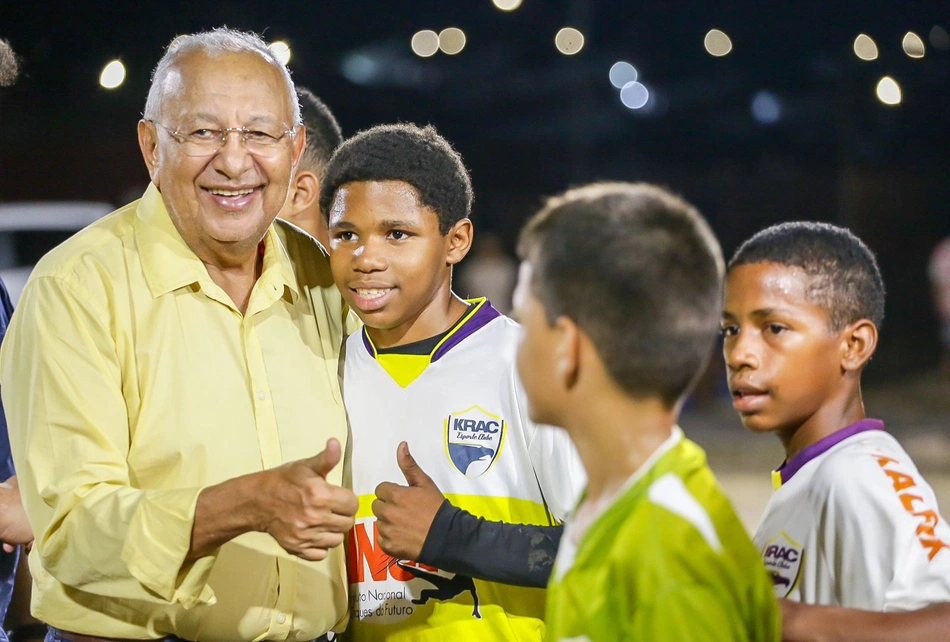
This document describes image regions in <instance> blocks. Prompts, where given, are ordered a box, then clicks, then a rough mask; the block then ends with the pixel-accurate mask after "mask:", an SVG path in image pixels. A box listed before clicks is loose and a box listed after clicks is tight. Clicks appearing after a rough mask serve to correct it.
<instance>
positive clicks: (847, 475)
mask: <svg viewBox="0 0 950 642" xmlns="http://www.w3.org/2000/svg"><path fill="white" fill-rule="evenodd" d="M772 481H773V486H774V488H775V492H774V493H773V494H772V498H771V499H770V500H769V503H768V505H767V506H766V507H765V514H764V515H763V516H762V522H761V523H760V524H759V528H758V530H757V531H756V534H755V543H756V546H757V547H758V548H759V550H760V551H761V552H762V557H763V561H764V562H765V568H766V569H767V570H768V571H769V573H770V574H771V576H772V581H773V583H774V587H775V594H776V596H777V597H787V598H789V599H791V600H795V601H798V602H804V603H806V604H826V605H831V606H842V607H846V608H852V609H865V610H868V611H910V610H914V609H918V608H921V607H924V606H927V605H929V604H934V603H937V602H948V601H950V528H948V527H947V522H946V521H945V520H944V518H943V517H942V516H941V515H940V512H939V509H938V508H937V498H936V497H935V496H934V492H933V489H931V487H930V485H929V484H928V483H927V481H926V480H925V479H924V478H923V476H922V475H921V474H920V471H918V470H917V467H916V466H915V465H914V462H913V461H912V460H911V458H910V455H908V454H907V452H906V451H904V449H903V448H902V447H901V445H900V444H899V443H898V442H897V440H896V439H894V437H892V436H891V435H889V434H888V433H886V432H884V423H883V422H882V421H879V420H876V419H862V420H861V421H858V422H857V423H854V424H851V425H850V426H848V427H846V428H842V429H841V430H839V431H838V432H835V433H833V434H831V435H828V436H827V437H825V438H824V439H821V440H819V441H818V442H816V443H814V444H812V445H810V446H808V447H807V448H805V449H803V450H802V451H801V452H800V453H798V454H797V455H795V457H793V458H792V459H790V460H788V461H787V462H786V463H785V464H783V465H782V467H781V468H779V469H778V470H776V471H774V472H773V473H772Z"/></svg>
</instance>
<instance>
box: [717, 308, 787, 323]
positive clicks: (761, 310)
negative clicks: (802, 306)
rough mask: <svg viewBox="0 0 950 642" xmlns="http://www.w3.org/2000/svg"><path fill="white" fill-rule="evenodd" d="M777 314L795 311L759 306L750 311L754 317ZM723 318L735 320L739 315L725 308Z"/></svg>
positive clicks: (763, 317)
mask: <svg viewBox="0 0 950 642" xmlns="http://www.w3.org/2000/svg"><path fill="white" fill-rule="evenodd" d="M776 314H778V315H787V316H793V315H794V314H795V313H794V311H792V310H790V309H788V308H759V309H758V310H753V311H752V312H750V313H749V316H750V317H752V318H753V319H765V318H768V317H770V316H773V315H776ZM722 318H723V319H724V320H726V321H735V320H736V319H737V318H738V317H737V316H736V315H734V314H733V313H732V312H729V311H728V310H723V311H722Z"/></svg>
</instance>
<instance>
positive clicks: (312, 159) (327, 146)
mask: <svg viewBox="0 0 950 642" xmlns="http://www.w3.org/2000/svg"><path fill="white" fill-rule="evenodd" d="M297 98H298V99H299V100H300V120H302V121H303V126H304V127H305V128H306V130H307V147H306V148H305V149H304V150H303V157H302V158H301V159H300V168H301V169H308V170H310V171H311V172H313V173H314V174H316V175H317V177H318V178H322V177H323V173H324V172H325V171H326V168H327V163H329V162H330V157H331V156H333V152H335V151H336V148H337V147H339V146H340V143H342V142H343V132H342V131H341V130H340V124H339V123H338V122H336V118H334V116H333V112H331V111H330V108H329V107H327V106H326V104H325V103H324V102H323V101H322V100H320V99H319V98H317V97H316V96H315V95H314V93H313V92H312V91H310V90H309V89H307V88H306V87H297Z"/></svg>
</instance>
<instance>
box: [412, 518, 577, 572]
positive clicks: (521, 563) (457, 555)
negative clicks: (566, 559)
mask: <svg viewBox="0 0 950 642" xmlns="http://www.w3.org/2000/svg"><path fill="white" fill-rule="evenodd" d="M563 531H564V527H563V526H528V525H525V524H507V523H504V522H491V521H488V520H486V519H482V518H481V517H475V516H474V515H472V514H471V513H469V512H467V511H464V510H462V509H461V508H458V507H456V506H453V505H452V504H451V503H450V502H449V500H445V501H444V502H442V506H440V507H439V511H438V512H437V513H436V515H435V519H433V520H432V526H431V527H429V533H428V534H427V535H426V541H425V543H424V544H423V545H422V552H421V553H419V559H418V560H417V561H419V562H422V563H423V564H429V565H430V566H435V567H437V568H440V569H442V570H445V571H449V572H450V573H460V574H462V575H468V576H470V577H474V578H477V579H480V580H486V581H489V582H499V583H502V584H512V585H515V586H529V587H545V586H547V584H548V578H549V577H550V576H551V569H552V568H553V567H554V558H555V557H556V556H557V547H558V544H559V543H560V542H561V534H562V533H563Z"/></svg>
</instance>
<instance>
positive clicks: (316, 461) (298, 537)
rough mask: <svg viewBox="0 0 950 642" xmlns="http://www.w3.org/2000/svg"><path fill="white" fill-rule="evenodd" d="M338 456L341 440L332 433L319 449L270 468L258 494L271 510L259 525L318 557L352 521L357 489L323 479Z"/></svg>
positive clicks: (287, 546) (306, 555)
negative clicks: (333, 483) (336, 484)
mask: <svg viewBox="0 0 950 642" xmlns="http://www.w3.org/2000/svg"><path fill="white" fill-rule="evenodd" d="M341 458H342V452H341V448H340V442H339V441H337V440H336V439H330V440H328V441H327V447H326V448H325V449H324V450H323V452H321V453H320V454H318V455H315V456H313V457H310V458H308V459H300V460H297V461H294V462H290V463H289V464H284V465H283V466H280V467H278V468H274V469H273V470H271V471H268V473H272V474H271V475H270V476H269V477H268V478H266V481H264V482H263V483H262V488H260V494H261V495H260V496H261V497H262V498H263V499H265V500H266V502H267V503H268V507H269V510H268V513H269V515H268V519H267V521H266V524H264V527H263V528H262V529H261V530H263V531H265V532H267V533H270V535H271V536H272V537H273V538H274V539H276V540H277V543H278V544H280V545H281V546H282V547H283V548H284V550H286V551H287V552H288V553H293V554H294V555H297V556H299V557H302V558H303V559H306V560H313V561H315V560H322V559H323V558H325V557H326V556H327V551H328V550H329V549H331V548H333V547H335V546H339V545H340V544H342V543H343V537H344V535H345V534H346V533H347V532H348V531H349V530H350V529H351V528H352V527H353V521H354V520H353V517H354V515H356V510H357V508H358V507H359V502H358V501H357V499H356V495H354V494H353V491H351V490H349V489H346V488H341V487H339V486H334V485H332V484H330V483H328V482H327V480H326V477H327V475H328V474H329V473H330V471H331V470H333V468H335V467H336V465H337V464H339V463H340V459H341Z"/></svg>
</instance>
